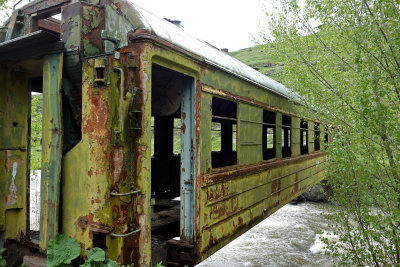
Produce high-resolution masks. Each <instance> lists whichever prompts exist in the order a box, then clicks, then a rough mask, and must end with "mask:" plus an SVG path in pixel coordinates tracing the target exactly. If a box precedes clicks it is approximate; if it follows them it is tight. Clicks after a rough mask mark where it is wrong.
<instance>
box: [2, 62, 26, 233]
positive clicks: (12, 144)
mask: <svg viewBox="0 0 400 267" xmlns="http://www.w3.org/2000/svg"><path fill="white" fill-rule="evenodd" d="M28 97H29V93H28V79H27V74H26V73H25V72H24V71H22V69H21V68H20V67H17V66H13V65H8V66H6V65H3V66H1V67H0V165H1V166H2V167H1V168H0V188H2V190H0V199H1V202H0V228H2V231H4V235H3V238H4V239H9V238H10V239H14V240H19V241H20V240H21V238H22V235H26V212H27V210H26V205H25V203H26V183H27V178H26V177H27V176H26V173H27V153H26V151H27V134H28V120H27V117H28V102H29V98H28Z"/></svg>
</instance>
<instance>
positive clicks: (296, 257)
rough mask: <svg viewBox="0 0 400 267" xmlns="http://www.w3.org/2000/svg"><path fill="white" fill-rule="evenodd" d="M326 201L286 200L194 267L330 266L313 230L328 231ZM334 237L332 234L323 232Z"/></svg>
mask: <svg viewBox="0 0 400 267" xmlns="http://www.w3.org/2000/svg"><path fill="white" fill-rule="evenodd" d="M328 205H329V204H327V203H315V202H304V203H299V204H296V205H293V204H287V205H286V206H284V207H282V208H281V209H280V210H278V211H277V212H275V213H274V214H272V215H271V216H270V217H268V218H267V219H265V220H264V221H262V222H261V223H259V224H258V225H256V226H255V227H253V228H252V229H251V230H249V231H247V232H246V233H245V234H243V235H241V236H240V237H239V238H237V239H236V240H234V241H232V242H231V243H229V244H228V245H227V246H225V247H224V248H222V249H221V250H219V251H217V252H216V253H215V254H213V255H212V256H211V257H209V258H208V259H206V260H205V261H203V262H202V263H200V264H199V265H197V267H206V266H210V267H211V266H212V267H218V266H224V267H228V266H229V267H236V266H237V267H239V266H245V267H258V266H318V267H320V266H321V267H322V266H324V267H325V266H333V263H334V261H333V259H332V258H331V257H329V256H327V255H325V254H324V244H323V243H322V242H321V240H320V237H321V236H320V235H318V234H316V233H315V230H322V231H325V232H328V233H331V231H332V229H330V228H329V227H328V221H327V220H326V219H325V217H324V216H323V215H322V214H321V213H326V212H327V211H326V210H324V208H327V207H328ZM324 237H327V238H334V236H333V235H331V234H327V235H324Z"/></svg>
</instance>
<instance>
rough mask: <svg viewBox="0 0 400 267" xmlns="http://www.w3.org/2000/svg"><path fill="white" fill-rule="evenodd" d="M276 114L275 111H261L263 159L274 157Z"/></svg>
mask: <svg viewBox="0 0 400 267" xmlns="http://www.w3.org/2000/svg"><path fill="white" fill-rule="evenodd" d="M275 133H276V114H275V112H272V111H269V110H264V111H263V134H262V135H263V142H262V143H263V160H269V159H273V158H275V157H276V146H275V141H276V134H275Z"/></svg>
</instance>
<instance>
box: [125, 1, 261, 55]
mask: <svg viewBox="0 0 400 267" xmlns="http://www.w3.org/2000/svg"><path fill="white" fill-rule="evenodd" d="M130 1H132V2H134V3H136V4H137V5H139V6H141V7H142V8H144V9H146V10H147V11H149V12H151V13H153V14H154V15H157V16H158V17H161V18H169V19H174V20H180V21H182V26H183V27H184V29H185V31H186V32H188V33H189V34H190V35H192V36H194V37H197V38H199V39H203V40H205V41H207V42H209V43H210V44H212V45H214V46H216V47H218V48H220V49H221V48H228V49H229V51H235V50H238V49H241V48H246V47H250V46H253V45H254V43H253V42H252V38H251V36H252V35H253V36H254V37H257V36H258V31H259V29H258V28H259V27H258V22H259V21H262V20H263V19H264V18H265V15H264V12H263V8H262V6H263V5H262V3H263V2H264V1H262V0H247V1H245V0H201V1H198V0H197V1H194V0H168V1H166V0H130Z"/></svg>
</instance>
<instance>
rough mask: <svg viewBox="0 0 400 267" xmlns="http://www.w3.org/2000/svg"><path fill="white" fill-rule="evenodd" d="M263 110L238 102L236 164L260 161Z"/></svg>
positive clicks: (261, 155)
mask: <svg viewBox="0 0 400 267" xmlns="http://www.w3.org/2000/svg"><path fill="white" fill-rule="evenodd" d="M262 122H263V110H262V109H261V108H259V107H255V106H252V105H248V104H244V103H239V104H238V135H237V137H238V138H237V150H238V151H237V153H238V164H251V163H255V162H260V161H262V157H263V154H262V145H263V142H262Z"/></svg>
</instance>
